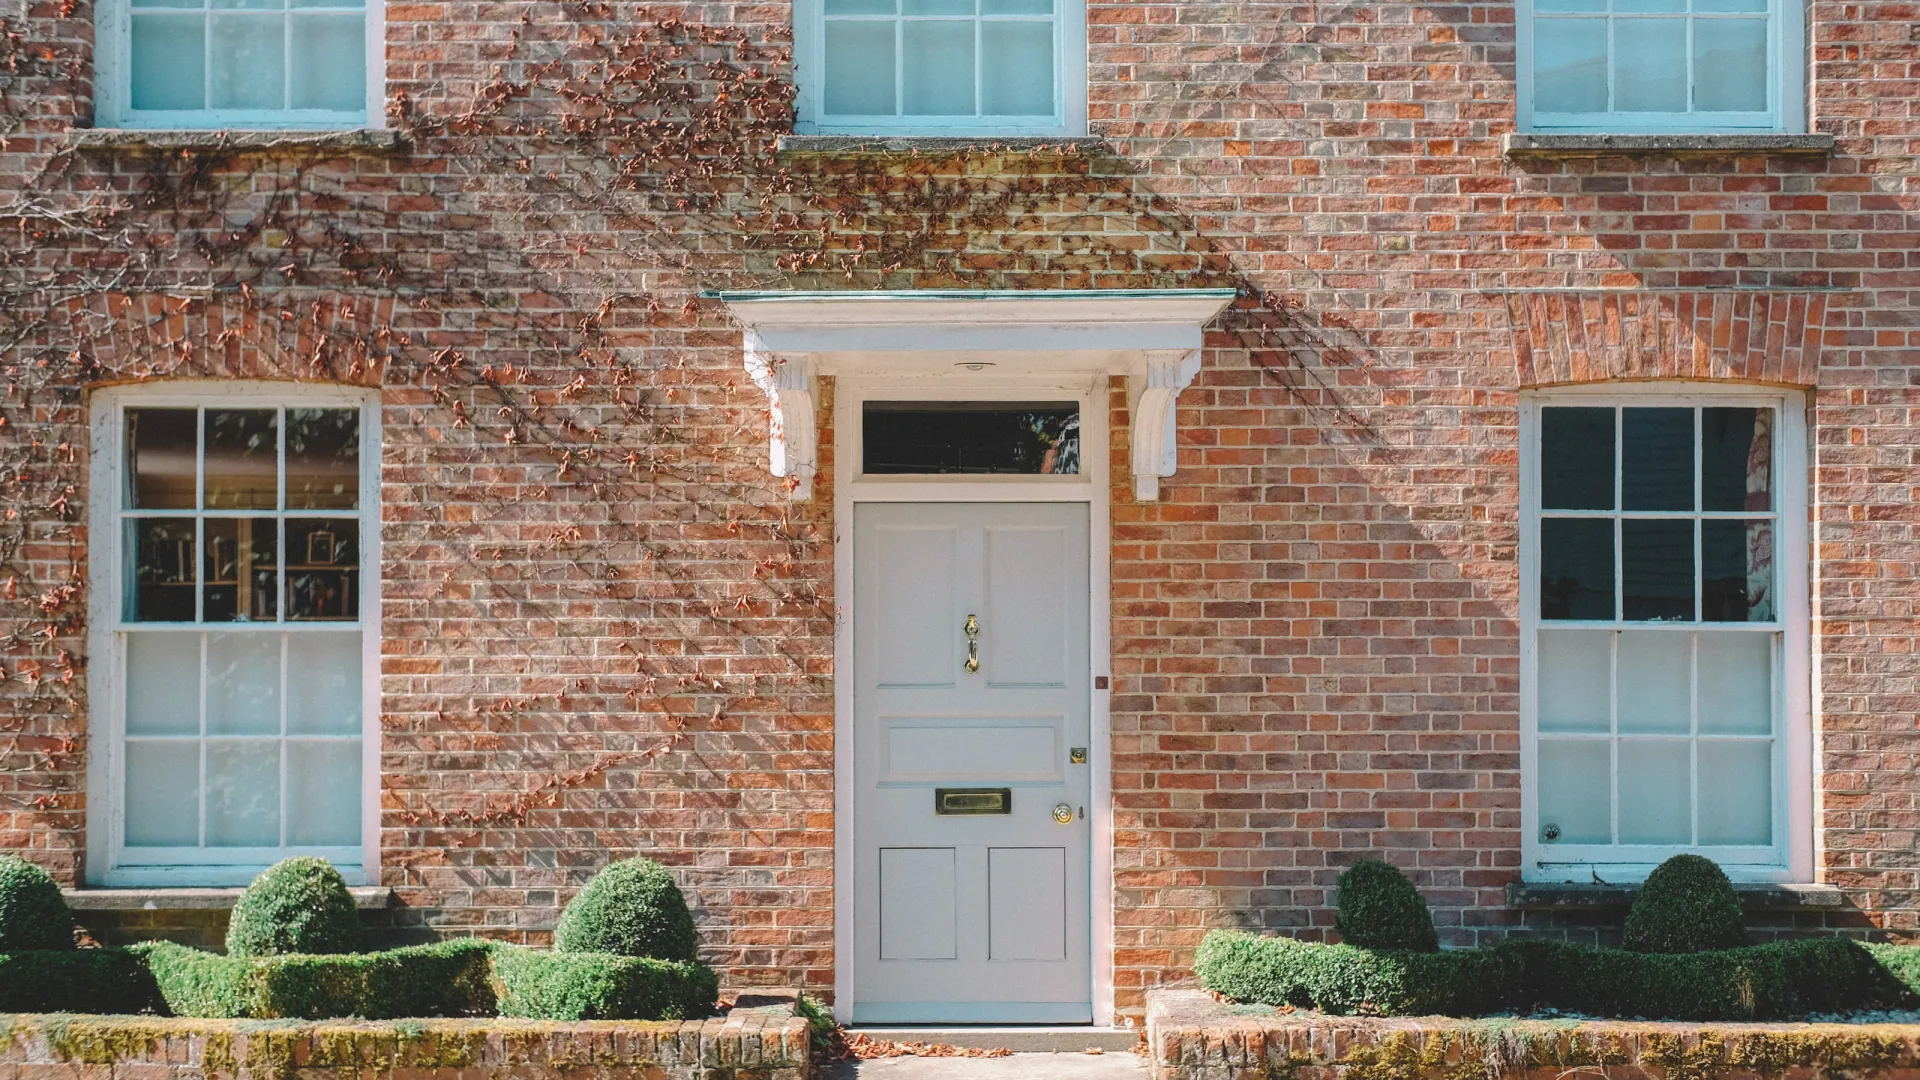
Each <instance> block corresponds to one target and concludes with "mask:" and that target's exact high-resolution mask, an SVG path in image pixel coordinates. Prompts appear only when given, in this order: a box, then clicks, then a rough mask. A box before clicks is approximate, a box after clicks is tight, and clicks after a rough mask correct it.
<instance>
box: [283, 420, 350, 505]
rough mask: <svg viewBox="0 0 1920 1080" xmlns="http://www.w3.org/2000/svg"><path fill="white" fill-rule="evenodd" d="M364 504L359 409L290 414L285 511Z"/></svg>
mask: <svg viewBox="0 0 1920 1080" xmlns="http://www.w3.org/2000/svg"><path fill="white" fill-rule="evenodd" d="M359 505H360V410H358V409H288V410H287V508H288V509H289V510H352V509H354V508H355V507H358V506H359Z"/></svg>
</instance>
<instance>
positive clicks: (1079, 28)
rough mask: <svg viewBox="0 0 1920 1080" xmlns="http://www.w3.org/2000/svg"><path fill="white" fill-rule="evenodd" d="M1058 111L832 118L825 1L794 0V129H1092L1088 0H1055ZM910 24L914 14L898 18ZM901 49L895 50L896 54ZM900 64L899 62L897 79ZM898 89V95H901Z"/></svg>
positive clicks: (939, 132)
mask: <svg viewBox="0 0 1920 1080" xmlns="http://www.w3.org/2000/svg"><path fill="white" fill-rule="evenodd" d="M1054 5H1055V7H1054V11H1055V14H1054V29H1055V33H1054V36H1053V41H1054V64H1053V72H1054V86H1053V101H1054V114H1053V116H1052V117H1051V118H1047V117H1033V116H1003V117H995V116H952V117H947V116H830V115H826V114H824V113H823V111H822V110H823V109H824V107H825V106H824V102H823V96H824V95H823V82H824V79H825V76H826V48H827V46H826V38H827V35H826V4H825V2H824V0H794V7H793V16H794V23H793V56H794V78H795V81H796V84H797V89H798V91H799V96H798V99H797V100H796V102H795V106H796V109H797V111H798V115H797V118H796V119H795V122H794V125H793V129H794V131H795V132H797V133H800V134H806V135H903V136H913V135H924V136H954V137H970V136H981V137H989V136H998V137H1002V138H1006V137H1022V136H1050V135H1051V136H1061V137H1066V138H1071V137H1074V136H1081V135H1085V134H1086V133H1087V5H1086V0H1054ZM898 19H899V21H902V22H910V21H912V20H913V16H901V17H898ZM897 55H898V53H897V51H896V57H897ZM897 69H898V63H897V61H896V78H897V77H898V74H897ZM898 92H899V91H898V89H897V88H896V94H897V93H898Z"/></svg>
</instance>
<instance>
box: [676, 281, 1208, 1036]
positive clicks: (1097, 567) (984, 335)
mask: <svg viewBox="0 0 1920 1080" xmlns="http://www.w3.org/2000/svg"><path fill="white" fill-rule="evenodd" d="M711 295H713V296H714V297H715V298H717V299H720V300H721V301H723V302H725V303H726V304H727V305H728V307H729V309H730V310H731V312H732V313H733V315H734V317H735V318H736V319H738V320H739V321H740V322H741V324H742V325H743V326H744V327H745V329H746V334H745V346H746V355H745V358H744V359H745V363H746V367H747V370H748V373H749V374H750V375H751V376H752V377H753V378H754V380H755V382H756V383H757V384H758V385H759V386H760V387H761V389H762V390H763V391H765V393H766V394H767V400H768V406H769V411H770V413H771V419H772V432H771V435H772V438H771V441H770V446H769V466H770V468H771V470H772V472H773V473H774V475H776V476H780V477H783V478H785V480H786V481H787V483H788V487H789V492H790V494H791V496H792V497H793V498H795V499H808V498H811V497H812V482H813V477H814V474H815V470H816V463H817V460H818V458H817V440H818V434H819V418H818V417H817V416H816V414H815V411H814V402H815V400H816V392H817V385H818V379H819V378H820V377H821V376H828V375H831V376H835V377H836V379H837V382H836V390H835V395H834V409H835V420H834V428H833V430H834V432H835V438H836V446H835V460H836V462H837V463H838V465H837V468H836V469H835V472H834V475H835V484H834V491H833V492H832V496H833V500H834V518H833V520H834V590H835V595H836V596H837V597H839V598H840V599H839V603H838V609H837V626H836V628H835V634H834V668H835V670H836V671H852V670H853V668H854V649H855V646H854V640H853V632H852V625H851V624H852V619H851V615H852V612H853V609H854V608H853V605H854V604H855V603H856V602H857V601H856V600H855V599H854V595H855V594H854V588H855V582H854V553H853V544H852V540H853V529H854V520H855V514H854V507H855V504H856V503H876V502H919V503H932V502H973V503H996V504H998V503H1015V502H1073V503H1083V504H1085V505H1086V507H1087V518H1086V520H1087V530H1086V532H1087V544H1088V548H1089V551H1088V563H1087V567H1088V575H1087V576H1088V595H1087V608H1088V611H1087V616H1088V617H1087V621H1086V635H1087V649H1086V656H1087V670H1086V671H1085V674H1084V678H1085V679H1086V680H1087V681H1086V683H1085V684H1084V685H1085V686H1086V687H1087V688H1088V693H1089V699H1088V708H1087V711H1088V726H1089V730H1090V738H1089V743H1088V745H1089V748H1090V760H1089V761H1088V766H1087V772H1088V774H1089V775H1088V784H1089V787H1090V789H1091V798H1090V799H1089V801H1088V805H1087V825H1088V826H1089V827H1088V829H1087V830H1086V831H1087V833H1088V841H1089V845H1090V848H1091V850H1090V851H1089V853H1088V856H1087V862H1088V863H1089V864H1090V868H1089V869H1090V875H1089V876H1090V881H1089V882H1088V896H1089V907H1090V911H1089V918H1090V922H1091V926H1090V927H1089V932H1088V934H1087V935H1086V939H1087V940H1088V941H1089V943H1090V951H1091V956H1090V957H1089V958H1088V959H1089V968H1090V971H1091V981H1092V987H1091V991H1092V1001H1091V1011H1092V1015H1093V1022H1094V1023H1096V1024H1111V1023H1112V1022H1113V1015H1114V1007H1113V1005H1114V987H1113V922H1114V920H1113V886H1112V851H1113V817H1112V812H1111V804H1112V777H1111V772H1110V762H1109V754H1110V751H1111V746H1112V734H1111V727H1110V722H1109V707H1110V691H1109V690H1108V689H1107V680H1108V678H1109V677H1110V674H1111V672H1110V669H1109V656H1110V612H1111V600H1110V592H1109V577H1110V557H1109V552H1110V550H1111V549H1110V545H1109V531H1108V521H1109V508H1108V496H1107V492H1108V491H1109V486H1108V474H1109V440H1108V423H1109V420H1108V411H1107V378H1108V376H1110V375H1125V376H1127V378H1128V397H1129V400H1130V403H1131V407H1132V417H1133V430H1132V433H1131V439H1132V447H1133V450H1132V454H1131V462H1130V468H1131V472H1132V474H1133V478H1134V483H1133V490H1134V495H1135V497H1136V498H1139V499H1143V500H1144V499H1154V498H1157V497H1158V488H1159V479H1160V478H1161V477H1163V476H1171V475H1173V472H1174V466H1175V459H1174V399H1175V397H1176V396H1177V395H1178V394H1179V392H1180V390H1181V389H1182V388H1183V387H1185V386H1186V385H1187V384H1188V383H1189V382H1191V381H1192V379H1193V378H1194V376H1195V374H1196V373H1197V372H1198V370H1199V350H1200V347H1201V343H1202V332H1203V329H1204V327H1205V326H1206V325H1207V324H1208V323H1209V322H1211V321H1212V320H1213V318H1214V317H1215V316H1216V315H1218V314H1219V313H1220V312H1221V311H1222V310H1223V309H1224V308H1225V307H1226V306H1227V305H1228V304H1229V303H1230V302H1231V301H1232V300H1233V297H1234V290H1232V289H1193V290H1119V291H1115V290H1098V291H1075V292H1062V291H1035V292H997V291H993V292H990V291H978V292H907V293H861V292H834V293H780V292H736V293H716V294H711ZM869 399H873V400H902V399H928V400H942V399H944V400H969V401H979V400H989V399H999V400H1026V401H1031V400H1037V399H1045V400H1063V399H1073V400H1077V401H1079V403H1080V417H1081V423H1080V434H1081V472H1080V473H1079V474H1078V475H1075V476H989V477H970V476H924V477H922V476H912V477H900V476H874V477H867V476H863V475H861V473H860V470H859V463H860V462H861V460H862V453H861V445H860V422H859V418H860V416H861V411H862V404H863V403H864V402H865V401H866V400H869ZM854 716H855V703H854V680H852V679H836V680H835V684H834V745H835V746H836V747H844V748H851V747H853V746H854V745H855V744H856V738H855V725H854ZM834 788H835V814H834V851H835V854H834V865H835V867H836V880H835V884H834V953H835V965H834V999H835V1004H834V1012H835V1018H836V1019H838V1020H839V1021H841V1022H842V1023H848V1022H852V1021H853V1019H854V1008H855V1005H856V1003H857V1002H858V1001H859V1000H860V998H859V994H860V987H859V985H858V980H857V975H856V968H857V964H856V963H855V962H854V955H855V949H856V941H857V939H858V933H857V927H858V925H859V920H860V919H862V918H863V917H866V916H865V913H863V912H860V911H859V910H858V905H857V903H856V898H857V897H858V895H859V886H858V884H857V883H856V882H854V881H853V880H851V877H852V874H853V872H854V868H855V862H856V850H857V849H856V837H855V829H854V822H855V820H856V815H857V813H858V811H859V807H858V804H857V803H858V800H857V794H858V790H859V780H858V778H857V776H856V760H855V754H854V753H851V752H848V753H836V754H835V758H834ZM842 873H845V874H847V875H848V876H847V877H841V876H839V875H840V874H842ZM1035 1019H1039V1020H1045V1019H1048V1018H1045V1017H1035Z"/></svg>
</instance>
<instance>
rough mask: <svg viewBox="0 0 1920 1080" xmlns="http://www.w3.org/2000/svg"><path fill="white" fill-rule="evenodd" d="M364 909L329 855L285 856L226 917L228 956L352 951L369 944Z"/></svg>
mask: <svg viewBox="0 0 1920 1080" xmlns="http://www.w3.org/2000/svg"><path fill="white" fill-rule="evenodd" d="M366 944H367V932H366V929H365V927H364V926H362V925H361V922H360V909H359V907H358V906H357V905H355V904H354V902H353V894H352V893H350V892H348V891H347V883H346V882H345V881H344V880H342V879H341V877H340V871H338V870H335V869H334V868H333V864H332V863H330V862H328V861H327V860H325V859H315V858H308V857H304V856H303V857H297V858H292V859H282V860H280V861H279V862H277V863H274V864H273V865H272V866H269V867H267V868H266V870H264V871H262V872H261V874H260V876H259V877H257V878H254V879H253V883H252V884H250V885H248V886H247V888H246V891H244V892H242V893H241V894H240V900H239V902H237V903H236V904H234V906H233V915H232V917H231V918H230V919H229V920H228V921H227V955H229V956H284V955H289V954H313V953H351V952H359V951H360V950H361V949H364V948H366Z"/></svg>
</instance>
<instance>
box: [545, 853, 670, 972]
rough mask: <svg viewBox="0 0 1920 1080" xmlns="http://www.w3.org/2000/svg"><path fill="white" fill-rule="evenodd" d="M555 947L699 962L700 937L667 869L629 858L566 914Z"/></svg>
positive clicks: (607, 870)
mask: <svg viewBox="0 0 1920 1080" xmlns="http://www.w3.org/2000/svg"><path fill="white" fill-rule="evenodd" d="M553 947H554V948H555V949H556V950H558V951H560V952H575V953H613V954H615V955H617V956H647V957H652V958H654V959H656V960H684V961H693V960H695V959H698V953H699V949H700V937H699V935H698V934H697V933H695V932H694V928H693V914H692V912H689V911H688V910H687V900H686V897H684V896H681V895H680V887H679V886H678V885H675V884H674V883H673V875H671V874H669V873H667V870H666V867H664V866H661V865H660V864H659V863H657V862H654V861H653V860H652V859H625V860H622V861H620V862H616V863H611V864H609V865H607V866H606V867H603V868H602V869H601V871H600V872H599V873H597V874H595V875H593V880H592V881H589V882H587V887H586V888H584V889H582V890H580V893H579V895H578V896H575V897H574V898H573V900H572V901H571V902H569V903H568V904H567V908H566V910H565V911H563V912H561V913H560V923H559V925H558V926H556V927H555V928H554V932H553Z"/></svg>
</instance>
